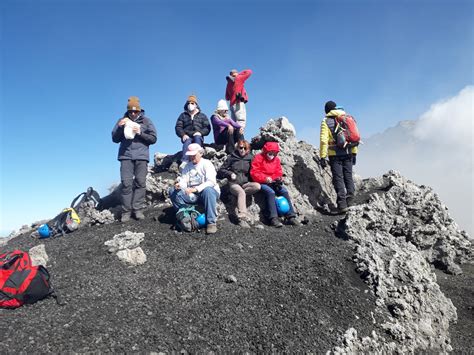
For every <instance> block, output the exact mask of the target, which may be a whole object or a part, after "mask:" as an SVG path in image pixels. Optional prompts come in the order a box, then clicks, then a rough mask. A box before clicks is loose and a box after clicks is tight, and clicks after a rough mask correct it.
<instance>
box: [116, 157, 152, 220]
mask: <svg viewBox="0 0 474 355" xmlns="http://www.w3.org/2000/svg"><path fill="white" fill-rule="evenodd" d="M147 173H148V162H147V161H146V160H129V159H126V160H121V161H120V179H121V181H122V193H121V197H122V212H130V211H132V210H133V211H139V210H141V209H144V208H145V195H146V174H147Z"/></svg>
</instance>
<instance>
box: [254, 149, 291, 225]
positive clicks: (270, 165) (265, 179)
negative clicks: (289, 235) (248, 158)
mask: <svg viewBox="0 0 474 355" xmlns="http://www.w3.org/2000/svg"><path fill="white" fill-rule="evenodd" d="M279 151H280V146H279V145H278V143H277V142H266V143H265V144H264V145H263V149H262V152H261V153H260V154H257V155H256V156H255V158H254V159H253V161H252V164H251V167H250V176H251V177H252V180H253V181H255V182H258V183H260V185H261V190H262V192H263V193H264V194H265V198H266V203H267V211H266V213H267V216H268V218H269V220H270V225H272V226H274V227H277V228H280V227H282V226H283V224H282V223H281V222H280V219H279V218H278V211H277V205H276V201H275V196H283V197H285V198H286V199H287V201H288V204H289V207H290V210H289V212H288V214H287V215H286V223H287V224H290V225H294V226H295V225H299V221H298V220H297V219H296V213H295V211H294V209H293V205H292V203H291V199H290V196H289V194H288V190H287V189H286V188H285V186H283V170H282V168H281V161H280V158H279V157H278V152H279Z"/></svg>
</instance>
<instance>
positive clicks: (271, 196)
mask: <svg viewBox="0 0 474 355" xmlns="http://www.w3.org/2000/svg"><path fill="white" fill-rule="evenodd" d="M261 186H262V188H261V191H262V192H263V193H264V194H265V200H266V203H267V211H266V212H267V215H268V217H269V218H273V217H278V211H277V206H276V201H275V196H283V197H285V198H286V199H287V200H288V204H289V205H290V210H289V211H288V213H287V215H286V216H287V217H293V216H296V213H295V210H294V209H293V204H292V203H291V200H290V196H289V195H288V190H287V189H286V187H285V186H283V185H282V186H281V187H280V188H276V189H275V190H274V189H273V188H272V187H271V186H270V185H267V184H261Z"/></svg>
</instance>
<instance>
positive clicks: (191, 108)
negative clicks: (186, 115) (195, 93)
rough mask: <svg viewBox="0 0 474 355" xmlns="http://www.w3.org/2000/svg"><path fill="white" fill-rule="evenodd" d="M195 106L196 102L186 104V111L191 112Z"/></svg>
mask: <svg viewBox="0 0 474 355" xmlns="http://www.w3.org/2000/svg"><path fill="white" fill-rule="evenodd" d="M195 108H196V104H188V111H189V112H193V111H194V110H195Z"/></svg>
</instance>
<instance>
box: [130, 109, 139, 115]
mask: <svg viewBox="0 0 474 355" xmlns="http://www.w3.org/2000/svg"><path fill="white" fill-rule="evenodd" d="M128 112H130V113H133V114H135V115H136V114H137V113H139V112H140V111H136V110H130V111H128Z"/></svg>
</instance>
